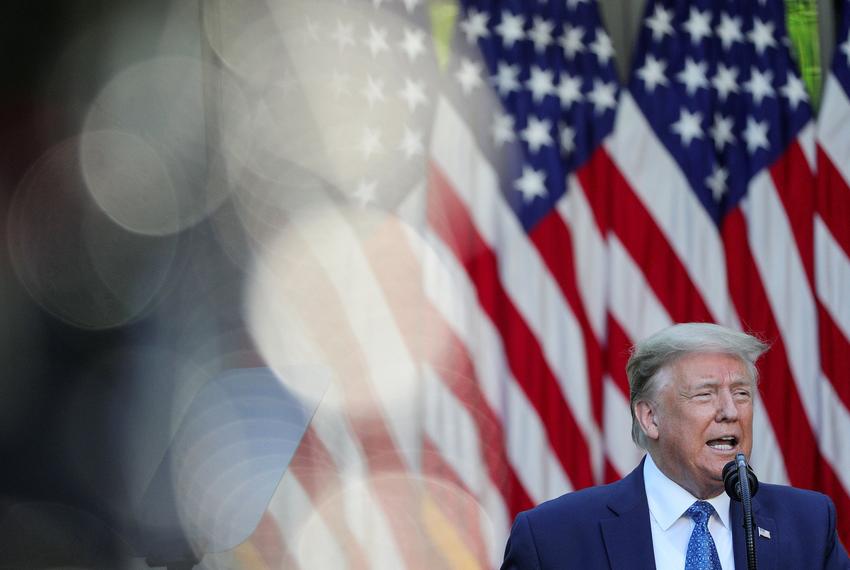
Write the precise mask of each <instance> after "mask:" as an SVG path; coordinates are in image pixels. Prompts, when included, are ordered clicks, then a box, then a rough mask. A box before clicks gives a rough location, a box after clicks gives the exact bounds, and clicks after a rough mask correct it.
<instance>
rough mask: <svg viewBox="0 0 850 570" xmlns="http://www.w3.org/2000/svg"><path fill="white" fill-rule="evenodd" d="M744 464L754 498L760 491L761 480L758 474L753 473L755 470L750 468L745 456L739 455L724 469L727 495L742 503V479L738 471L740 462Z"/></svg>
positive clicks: (724, 483) (751, 495) (751, 494)
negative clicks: (757, 476)
mask: <svg viewBox="0 0 850 570" xmlns="http://www.w3.org/2000/svg"><path fill="white" fill-rule="evenodd" d="M739 460H740V461H741V462H743V464H744V468H745V470H746V473H747V482H748V483H749V484H750V497H754V496H755V494H756V493H757V492H758V490H759V480H758V478H756V474H755V473H753V468H752V467H750V466H749V464H748V463H747V460H746V459H744V454H743V453H739V454H738V456H737V457H736V458H735V460H733V461H730V462H729V463H727V464H726V466H725V467H723V486H724V487H725V488H726V494H727V495H729V496H730V497H732V498H733V499H735V500H736V501H741V497H742V495H741V477H740V473H739V471H738V465H739V463H738V461H739Z"/></svg>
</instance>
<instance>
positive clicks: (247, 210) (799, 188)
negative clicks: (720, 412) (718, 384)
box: [0, 0, 850, 570]
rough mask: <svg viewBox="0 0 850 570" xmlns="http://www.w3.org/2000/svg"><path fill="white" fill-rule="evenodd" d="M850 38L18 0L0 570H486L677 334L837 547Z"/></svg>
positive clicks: (596, 469) (722, 22)
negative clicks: (643, 343) (708, 351)
mask: <svg viewBox="0 0 850 570" xmlns="http://www.w3.org/2000/svg"><path fill="white" fill-rule="evenodd" d="M848 6H850V4H848V3H847V2H842V1H840V0H834V1H832V0H817V1H807V0H787V1H785V2H782V1H780V0H760V1H759V2H744V3H742V2H739V1H738V0H716V1H709V0H692V1H687V0H646V1H643V0H635V1H625V2H624V1H619V0H600V2H599V3H598V4H597V3H596V2H594V0H540V1H537V0H528V1H526V2H520V1H516V2H509V1H505V2H483V1H474V0H463V1H460V0H457V1H454V0H303V1H296V0H279V1H274V0H207V1H201V0H149V1H145V2H140V1H133V0H109V1H106V0H66V1H63V2H48V3H39V2H24V1H20V0H9V1H7V2H5V3H4V5H3V11H2V30H3V31H2V34H0V42H2V45H3V47H2V49H1V50H0V54H2V60H3V62H4V64H3V65H2V67H0V82H2V89H0V157H2V158H0V214H2V215H0V230H2V231H0V235H1V236H2V244H3V247H2V248H0V335H2V336H1V337H0V442H2V449H3V452H4V453H3V454H4V457H5V459H6V460H5V462H4V466H3V468H2V469H0V567H4V568H5V567H8V568H69V567H73V568H109V569H113V568H118V569H124V568H127V569H129V568H144V567H148V565H152V566H158V565H162V566H164V565H165V564H167V563H171V564H172V565H174V564H178V563H182V564H184V565H185V566H184V567H189V566H191V565H193V564H197V567H198V568H233V569H261V568H262V569H266V568H267V569H277V568H302V569H310V570H313V569H324V568H348V567H350V568H428V569H433V568H487V567H495V566H498V563H499V560H500V559H501V552H502V549H503V546H504V541H505V539H506V537H507V532H508V530H509V528H510V523H511V521H512V519H513V517H514V516H515V514H516V513H517V512H519V511H520V510H523V509H527V508H530V507H531V506H533V505H534V504H536V503H539V502H541V501H543V500H546V499H548V498H552V497H555V496H558V495H560V494H562V493H564V492H567V491H570V490H572V489H577V488H581V487H585V486H588V485H592V484H599V483H604V482H608V481H612V480H615V479H617V478H618V477H620V476H622V475H624V474H626V473H628V472H629V471H630V470H631V469H632V468H633V467H634V466H635V465H636V464H637V462H638V461H639V459H640V457H641V453H640V450H638V449H637V448H636V447H635V446H634V445H633V444H632V443H631V439H630V436H629V430H630V419H629V411H628V386H627V383H626V379H625V374H624V368H623V367H624V364H625V361H626V358H627V356H628V348H629V346H630V345H631V343H632V342H633V341H635V340H638V339H640V338H643V337H645V336H646V335H648V334H651V333H652V332H654V331H656V330H658V329H660V328H662V327H663V326H666V325H669V324H671V323H673V322H680V321H690V320H698V321H714V322H719V323H721V324H725V325H727V326H731V327H735V328H741V329H745V330H748V331H752V332H754V333H755V334H758V335H759V336H761V337H763V338H765V339H767V340H769V341H770V342H771V343H772V345H773V347H772V349H771V351H770V353H769V354H768V356H767V357H765V359H764V361H763V363H762V365H761V374H762V380H761V387H762V389H761V396H760V398H759V400H758V403H757V421H756V426H755V431H756V447H755V449H754V452H753V458H752V461H753V464H754V466H755V467H756V470H757V472H758V473H759V476H760V478H761V479H762V480H766V481H775V482H782V483H790V484H794V485H797V486H800V487H806V488H815V489H819V490H821V491H824V492H826V493H828V494H829V495H830V496H831V497H832V499H833V500H834V501H835V502H836V504H837V506H838V511H839V530H840V533H841V537H842V539H843V540H844V542H845V544H846V543H847V542H848V541H850V438H848V436H847V434H848V433H850V411H848V408H850V380H849V379H848V378H847V372H846V371H847V370H848V369H850V368H849V367H848V365H850V360H848V359H850V356H849V355H850V351H848V348H850V342H849V341H848V339H850V305H848V301H847V300H846V294H845V293H846V292H847V291H850V260H849V259H848V257H850V190H848V186H847V181H848V180H850V166H848V165H850V104H848V99H847V90H848V89H850V68H848V60H850V40H848V39H847V28H848V20H847V17H848V12H850V9H848ZM834 58H835V59H834ZM290 460H291V462H290ZM287 464H288V465H289V468H288V469H287V470H286V473H285V474H283V469H284V467H285V466H286V465H287ZM281 475H282V478H281ZM173 567H175V568H176V567H178V566H173Z"/></svg>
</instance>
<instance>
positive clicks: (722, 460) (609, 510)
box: [502, 323, 850, 570]
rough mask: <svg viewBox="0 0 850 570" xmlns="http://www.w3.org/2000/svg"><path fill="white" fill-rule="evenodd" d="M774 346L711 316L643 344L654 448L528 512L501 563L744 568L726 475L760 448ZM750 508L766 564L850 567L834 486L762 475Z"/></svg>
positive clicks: (645, 414) (639, 357)
mask: <svg viewBox="0 0 850 570" xmlns="http://www.w3.org/2000/svg"><path fill="white" fill-rule="evenodd" d="M766 349H767V346H766V345H765V344H763V343H762V342H761V341H759V340H758V339H756V338H754V337H752V336H750V335H746V334H743V333H739V332H736V331H732V330H729V329H726V328H723V327H720V326H717V325H711V324H705V323H689V324H680V325H674V326H672V327H669V328H667V329H664V330H662V331H660V332H659V333H656V334H655V335H653V336H651V337H650V338H648V339H646V340H645V341H643V342H641V343H639V344H638V345H636V346H635V348H634V350H633V352H632V356H631V358H630V359H629V363H628V365H627V373H628V377H629V386H630V391H631V398H630V399H631V410H632V438H633V439H634V441H635V443H637V444H638V445H639V446H641V447H643V448H644V449H646V450H647V456H646V457H645V458H644V459H643V461H641V463H640V465H638V467H637V468H635V470H634V471H632V472H631V473H630V474H629V475H627V476H626V477H624V478H623V479H621V480H620V481H617V482H616V483H612V484H610V485H605V486H601V487H593V488H590V489H584V490H581V491H576V492H574V493H569V494H567V495H563V496H561V497H559V498H557V499H554V500H552V501H548V502H546V503H543V504H542V505H540V506H538V507H536V508H534V509H532V510H530V511H526V512H524V513H520V514H519V516H517V518H516V521H515V522H514V525H513V529H512V530H511V536H510V538H509V539H508V544H507V548H506V550H505V560H504V563H503V565H502V569H503V570H546V569H555V568H558V569H562V568H581V569H595V568H598V569H608V568H611V569H630V570H632V569H642V568H658V569H661V570H667V569H675V570H680V569H685V570H703V569H704V570H731V569H733V568H737V569H738V570H741V569H746V568H747V560H746V547H745V544H744V534H743V529H742V526H743V511H742V507H741V504H740V503H738V502H737V501H731V500H730V499H729V497H728V495H726V494H725V492H724V487H723V479H722V476H721V472H722V469H723V466H724V465H725V464H726V463H728V462H729V461H732V460H733V459H734V458H735V455H736V454H737V453H743V454H744V455H745V456H747V457H749V455H750V451H751V450H752V420H753V399H754V397H755V390H756V387H755V386H756V382H757V380H758V377H757V369H756V367H755V362H756V360H757V359H758V358H759V356H761V354H762V353H763V352H764V351H765V350H766ZM753 513H754V515H753V517H754V522H755V524H756V525H757V529H756V530H757V532H756V536H755V541H756V542H755V545H756V558H757V560H758V567H759V568H760V569H762V570H764V569H768V568H789V569H812V568H850V560H848V557H847V552H846V551H845V550H844V547H843V546H842V545H841V542H840V541H839V540H838V538H837V535H836V530H835V507H834V506H833V504H832V501H830V500H829V498H827V497H826V496H825V495H822V494H820V493H816V492H813V491H804V490H800V489H794V488H791V487H787V486H781V485H769V484H764V483H762V484H760V485H759V489H758V493H757V495H756V496H755V497H753Z"/></svg>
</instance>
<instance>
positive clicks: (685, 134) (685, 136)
mask: <svg viewBox="0 0 850 570" xmlns="http://www.w3.org/2000/svg"><path fill="white" fill-rule="evenodd" d="M701 123H702V114H701V113H697V112H694V113H691V112H690V111H688V110H687V109H685V108H682V109H681V111H680V112H679V120H678V121H676V122H675V123H673V125H672V126H671V129H672V130H673V132H674V133H676V134H677V135H679V137H680V138H681V139H682V146H688V145H690V144H691V141H693V140H694V139H701V138H702V136H703V131H702V125H701Z"/></svg>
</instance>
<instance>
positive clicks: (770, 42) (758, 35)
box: [747, 18, 776, 55]
mask: <svg viewBox="0 0 850 570" xmlns="http://www.w3.org/2000/svg"><path fill="white" fill-rule="evenodd" d="M773 34H774V32H773V22H764V21H762V20H760V19H758V18H756V19H755V21H754V22H753V29H752V30H750V32H749V33H748V34H747V37H748V38H749V40H750V41H751V42H752V43H753V45H754V46H755V48H756V52H757V53H758V54H759V55H762V54H763V53H764V50H766V49H767V48H769V47H776V38H775V37H774V35H773Z"/></svg>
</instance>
